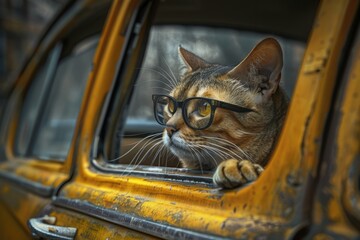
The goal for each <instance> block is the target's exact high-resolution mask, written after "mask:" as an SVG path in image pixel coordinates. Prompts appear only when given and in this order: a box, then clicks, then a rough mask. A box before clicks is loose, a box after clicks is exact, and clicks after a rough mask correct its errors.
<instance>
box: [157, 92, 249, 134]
mask: <svg viewBox="0 0 360 240" xmlns="http://www.w3.org/2000/svg"><path fill="white" fill-rule="evenodd" d="M161 97H167V98H169V99H170V100H171V101H172V102H173V103H174V113H172V116H174V115H175V113H176V111H177V109H178V108H181V112H182V118H183V120H184V122H185V124H186V125H187V126H188V127H189V128H191V129H193V130H204V129H206V128H208V127H210V126H211V124H212V123H213V121H214V116H215V110H216V108H223V109H226V110H230V111H233V112H238V113H248V112H253V111H254V110H252V109H250V108H245V107H240V106H238V105H235V104H231V103H227V102H223V101H220V100H215V99H211V98H205V97H190V98H187V99H185V100H184V101H177V100H176V99H175V98H174V97H172V96H169V95H165V94H153V95H152V100H153V105H154V117H155V120H156V121H157V122H158V123H159V124H160V125H162V126H168V125H167V124H166V123H162V122H161V121H160V120H159V119H158V116H157V114H156V113H157V112H158V111H157V110H156V104H157V102H158V99H159V98H161ZM194 99H200V100H204V101H206V102H208V103H209V104H210V106H211V113H210V119H209V123H208V124H207V125H206V126H205V127H201V128H196V127H193V126H191V124H190V122H188V121H189V119H188V117H187V113H186V109H185V108H183V106H184V105H185V106H186V103H187V102H189V101H191V100H194ZM172 116H171V117H172Z"/></svg>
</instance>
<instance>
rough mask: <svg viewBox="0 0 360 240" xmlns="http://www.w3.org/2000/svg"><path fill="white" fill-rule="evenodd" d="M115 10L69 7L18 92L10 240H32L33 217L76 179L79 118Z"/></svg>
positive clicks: (4, 212) (7, 158) (4, 207)
mask: <svg viewBox="0 0 360 240" xmlns="http://www.w3.org/2000/svg"><path fill="white" fill-rule="evenodd" d="M109 5H110V3H109V1H104V2H103V3H100V4H99V3H96V2H94V1H72V2H69V3H67V4H66V5H65V7H64V9H63V10H62V11H61V12H60V13H59V15H58V16H57V18H56V19H55V21H54V22H53V23H52V24H51V25H50V27H49V29H48V30H47V32H46V33H45V34H44V36H43V37H42V39H41V40H40V42H39V44H38V46H37V48H36V50H35V52H34V53H33V55H32V57H31V58H30V60H29V62H28V63H27V65H26V66H25V68H24V69H23V71H22V72H21V74H20V75H19V77H18V79H17V82H16V84H15V85H14V87H13V89H12V93H11V98H10V99H9V101H8V105H7V108H6V111H5V115H4V116H2V120H3V121H2V126H1V149H2V150H1V152H3V153H4V154H3V155H4V157H3V159H2V161H3V162H2V163H1V166H0V185H1V187H0V189H1V194H0V203H1V204H0V205H1V211H0V212H1V213H0V219H1V227H0V229H1V233H2V234H1V236H2V237H4V239H27V238H30V236H31V235H30V232H29V229H28V227H27V222H28V220H29V219H30V218H32V217H34V216H35V215H36V214H37V213H38V212H39V211H40V210H41V209H43V208H44V207H45V206H46V205H47V204H49V203H50V201H51V197H52V196H53V194H54V193H55V192H56V189H57V188H58V187H60V186H61V184H62V183H64V182H65V181H66V180H68V179H69V178H70V176H71V174H72V164H73V161H72V158H73V152H74V145H75V143H76V142H75V141H74V139H73V136H74V133H75V132H76V131H77V130H76V129H77V127H76V126H77V123H76V120H77V116H78V114H79V112H80V109H81V104H82V98H83V92H84V90H85V88H86V85H87V82H88V81H87V79H88V76H89V74H90V73H91V70H92V59H93V57H94V54H95V50H96V48H97V45H98V42H99V38H100V33H101V30H102V27H103V25H104V22H105V18H106V15H107V10H108V8H109ZM87 24H91V25H92V28H91V29H84V25H87Z"/></svg>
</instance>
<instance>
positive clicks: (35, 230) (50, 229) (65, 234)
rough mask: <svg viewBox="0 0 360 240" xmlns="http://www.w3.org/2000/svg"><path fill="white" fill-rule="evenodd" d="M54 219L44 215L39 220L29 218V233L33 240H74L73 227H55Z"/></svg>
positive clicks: (74, 231)
mask: <svg viewBox="0 0 360 240" xmlns="http://www.w3.org/2000/svg"><path fill="white" fill-rule="evenodd" d="M55 222H56V217H50V216H48V215H45V216H43V217H40V218H31V219H30V220H29V221H28V225H29V228H30V231H31V233H32V235H33V237H34V238H35V239H43V238H45V239H53V240H58V239H61V240H63V239H64V240H71V239H74V237H75V234H76V231H77V229H76V228H73V227H58V226H55V225H54V224H55Z"/></svg>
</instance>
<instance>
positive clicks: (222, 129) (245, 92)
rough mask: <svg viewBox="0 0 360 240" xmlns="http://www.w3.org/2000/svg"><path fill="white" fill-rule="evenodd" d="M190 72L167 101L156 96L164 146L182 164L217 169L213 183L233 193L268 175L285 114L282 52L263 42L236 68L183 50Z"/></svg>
mask: <svg viewBox="0 0 360 240" xmlns="http://www.w3.org/2000/svg"><path fill="white" fill-rule="evenodd" d="M179 55H180V57H181V58H182V60H183V62H184V63H185V65H186V68H187V71H186V73H185V74H184V75H183V76H182V78H181V79H180V81H179V82H178V83H177V85H176V87H175V88H174V89H172V91H171V92H170V94H169V96H166V95H154V96H153V101H154V111H155V117H156V119H157V121H158V122H159V123H161V124H163V125H165V129H164V132H163V142H164V144H165V146H166V147H167V148H168V149H170V151H171V152H172V153H173V154H175V155H176V156H177V157H178V158H179V159H180V161H181V162H182V164H183V167H185V168H189V169H198V170H215V173H214V176H213V181H214V183H215V184H216V185H217V186H219V187H223V188H234V187H237V186H240V185H242V184H245V183H247V182H250V181H254V180H256V179H257V178H258V176H259V174H260V173H261V172H262V171H263V170H264V169H263V167H264V166H265V165H266V164H267V162H268V160H269V157H270V154H271V151H272V149H273V147H274V144H275V142H276V138H277V136H278V135H279V132H280V130H281V127H282V124H283V121H284V117H285V114H286V109H287V104H288V99H287V97H286V94H285V93H284V91H283V90H282V88H281V87H279V82H280V78H281V69H282V65H283V58H282V50H281V47H280V45H279V43H278V42H277V41H276V40H275V39H273V38H267V39H264V40H263V41H261V42H260V43H259V44H258V45H257V46H256V47H255V48H254V49H253V50H252V51H251V52H250V54H249V55H248V56H247V57H246V58H245V59H244V60H243V61H242V62H240V63H239V64H238V65H237V66H235V67H229V66H221V65H218V64H212V63H208V62H206V61H205V60H203V59H202V58H200V57H198V56H196V55H195V54H194V53H191V52H189V51H187V50H185V49H184V48H182V47H179Z"/></svg>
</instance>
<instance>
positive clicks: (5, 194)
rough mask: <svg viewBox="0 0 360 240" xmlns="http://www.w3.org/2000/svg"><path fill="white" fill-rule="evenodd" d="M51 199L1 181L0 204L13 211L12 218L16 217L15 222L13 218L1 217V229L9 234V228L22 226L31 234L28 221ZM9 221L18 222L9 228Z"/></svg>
mask: <svg viewBox="0 0 360 240" xmlns="http://www.w3.org/2000/svg"><path fill="white" fill-rule="evenodd" d="M50 200H51V199H45V198H42V197H39V196H37V195H36V194H31V193H29V192H27V191H26V190H23V189H21V188H19V187H17V186H16V185H13V184H9V183H6V182H4V181H0V205H2V206H3V207H4V208H6V209H7V211H8V212H10V213H11V218H12V219H14V220H15V219H16V220H15V222H14V221H12V219H8V218H3V217H1V218H0V231H1V232H3V233H6V234H9V229H14V230H16V229H18V228H22V230H25V231H26V232H28V234H29V231H28V228H27V221H28V220H29V219H30V218H32V217H34V215H35V214H36V213H38V212H39V211H41V209H43V208H44V207H45V206H46V205H47V204H49V203H50ZM8 221H10V222H13V223H14V224H15V223H16V224H15V225H14V226H12V228H7V227H6V226H7V224H8V223H7V222H8ZM10 239H11V238H10ZM19 239H21V238H19Z"/></svg>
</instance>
